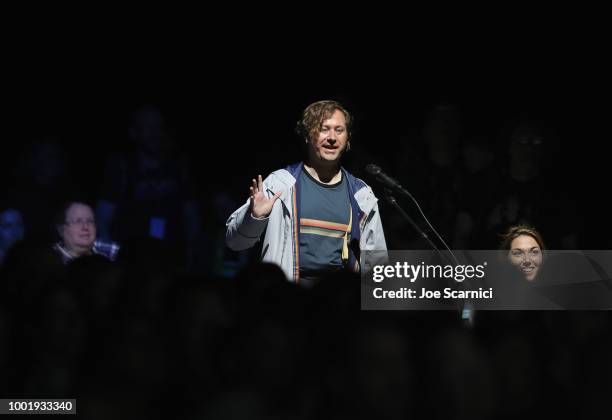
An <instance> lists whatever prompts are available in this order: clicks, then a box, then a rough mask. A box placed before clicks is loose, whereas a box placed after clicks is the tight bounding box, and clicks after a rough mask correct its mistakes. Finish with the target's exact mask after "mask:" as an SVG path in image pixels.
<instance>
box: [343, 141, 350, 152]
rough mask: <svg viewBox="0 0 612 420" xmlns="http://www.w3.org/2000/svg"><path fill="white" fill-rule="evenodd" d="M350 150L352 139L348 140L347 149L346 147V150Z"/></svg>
mask: <svg viewBox="0 0 612 420" xmlns="http://www.w3.org/2000/svg"><path fill="white" fill-rule="evenodd" d="M349 150H351V141H350V140H348V141H347V142H346V149H344V151H345V152H348V151H349Z"/></svg>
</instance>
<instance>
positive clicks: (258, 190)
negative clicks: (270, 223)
mask: <svg viewBox="0 0 612 420" xmlns="http://www.w3.org/2000/svg"><path fill="white" fill-rule="evenodd" d="M251 182H252V185H251V188H249V191H250V202H251V214H252V215H253V217H256V218H258V219H261V218H263V217H268V215H270V212H271V211H272V207H273V206H274V203H275V202H276V200H277V199H278V198H279V197H280V196H281V193H280V192H277V193H276V194H274V196H273V197H270V198H268V197H267V195H266V192H265V191H264V185H263V180H262V179H261V175H258V176H257V180H255V179H253V180H252V181H251Z"/></svg>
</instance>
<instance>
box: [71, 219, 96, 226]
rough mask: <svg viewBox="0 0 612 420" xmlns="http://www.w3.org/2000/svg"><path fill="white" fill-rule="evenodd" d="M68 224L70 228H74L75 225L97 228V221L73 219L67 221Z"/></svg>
mask: <svg viewBox="0 0 612 420" xmlns="http://www.w3.org/2000/svg"><path fill="white" fill-rule="evenodd" d="M66 224H67V225H68V226H74V225H80V226H83V225H85V226H95V225H96V221H95V220H94V219H81V218H79V219H71V220H66Z"/></svg>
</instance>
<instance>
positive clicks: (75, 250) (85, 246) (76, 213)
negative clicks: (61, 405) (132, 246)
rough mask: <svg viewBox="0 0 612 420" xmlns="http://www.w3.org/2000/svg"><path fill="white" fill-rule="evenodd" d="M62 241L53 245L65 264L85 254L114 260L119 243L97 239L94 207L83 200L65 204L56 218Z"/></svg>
mask: <svg viewBox="0 0 612 420" xmlns="http://www.w3.org/2000/svg"><path fill="white" fill-rule="evenodd" d="M56 228H57V232H58V233H59V236H60V238H61V239H60V241H59V242H58V243H56V244H55V245H54V246H53V249H54V250H55V251H56V252H58V253H59V254H60V256H61V258H62V261H63V262H64V264H66V263H68V262H70V261H72V260H73V259H75V258H78V257H82V256H85V255H92V254H98V255H102V256H104V257H106V258H108V259H109V260H111V261H114V260H115V258H116V257H117V253H118V252H119V245H118V244H116V243H113V242H102V241H99V240H96V221H95V218H94V213H93V210H92V208H91V207H90V206H89V205H87V204H85V203H82V202H78V201H72V202H68V203H67V204H66V205H64V206H63V207H62V208H61V209H60V212H59V213H58V218H57V220H56Z"/></svg>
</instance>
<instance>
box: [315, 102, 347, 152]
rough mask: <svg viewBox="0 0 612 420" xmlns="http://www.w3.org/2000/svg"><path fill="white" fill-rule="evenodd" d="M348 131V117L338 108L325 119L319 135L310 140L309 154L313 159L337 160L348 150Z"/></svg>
mask: <svg viewBox="0 0 612 420" xmlns="http://www.w3.org/2000/svg"><path fill="white" fill-rule="evenodd" d="M347 143H348V132H347V130H346V118H345V117H344V114H343V113H342V112H341V111H338V110H336V111H335V112H334V113H333V114H332V116H331V117H330V118H328V119H326V120H323V123H322V124H321V129H320V131H319V135H318V136H317V137H311V138H310V140H309V141H308V146H309V147H308V149H309V150H308V155H309V157H310V158H311V159H314V160H318V161H323V162H337V161H338V160H340V156H342V153H344V151H345V150H346V145H347Z"/></svg>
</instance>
